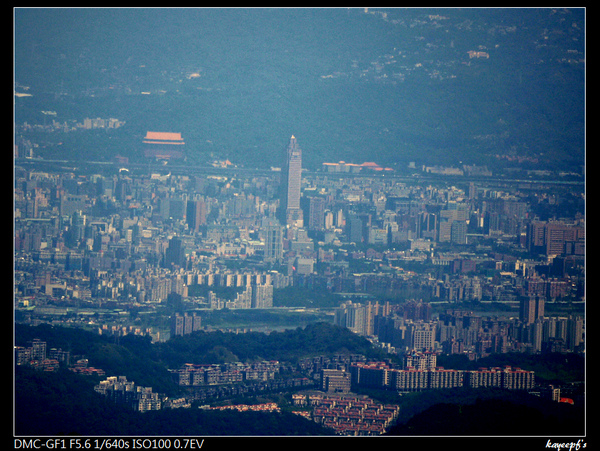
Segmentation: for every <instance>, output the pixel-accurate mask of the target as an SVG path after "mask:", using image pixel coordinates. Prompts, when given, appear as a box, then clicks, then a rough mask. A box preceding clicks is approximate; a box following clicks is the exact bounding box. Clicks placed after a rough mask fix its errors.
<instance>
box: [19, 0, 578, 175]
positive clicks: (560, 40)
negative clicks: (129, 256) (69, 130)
mask: <svg viewBox="0 0 600 451" xmlns="http://www.w3.org/2000/svg"><path fill="white" fill-rule="evenodd" d="M584 32H585V17H584V10H582V9H575V10H553V9H549V8H545V9H490V10H488V9H466V10H463V9H390V10H380V11H373V10H367V11H366V12H365V11H364V10H363V9H341V8H340V9H308V8H307V9H269V8H266V9H227V10H220V9H184V10H179V9H172V10H171V9H167V10H164V9H116V10H115V9H81V10H69V9H58V10H55V9H42V10H37V9H19V10H17V11H16V13H15V81H16V82H17V83H19V84H21V85H26V86H28V87H29V88H30V89H29V91H28V93H30V94H32V97H19V98H16V99H15V100H16V113H17V121H19V120H28V121H30V122H32V121H36V120H37V121H42V120H43V117H42V116H41V113H40V111H42V110H52V111H57V113H58V116H57V119H59V120H67V119H73V118H74V116H79V119H83V117H85V116H89V117H97V116H101V115H108V116H111V117H118V118H119V119H122V120H125V121H126V122H127V125H126V127H127V129H126V131H125V132H126V133H127V134H128V137H127V136H126V137H123V136H119V139H113V140H112V141H111V142H108V141H104V142H102V144H101V147H102V148H103V149H104V151H105V152H107V153H110V152H113V153H116V152H117V150H118V151H119V152H121V153H127V152H131V149H132V145H134V144H135V143H136V142H137V141H141V136H143V134H144V133H145V131H147V130H158V131H174V132H181V133H182V134H183V136H184V139H185V140H186V143H187V145H188V152H189V156H190V159H191V160H192V161H202V160H206V159H209V158H211V156H218V157H228V158H229V159H230V160H232V161H234V162H236V163H241V164H248V165H256V164H261V162H262V164H267V163H268V164H272V163H273V161H274V160H273V157H272V156H273V154H274V153H276V152H281V151H282V149H284V148H285V143H286V140H287V139H289V136H290V135H292V134H294V135H295V136H297V137H298V140H299V142H301V143H302V144H301V145H302V148H303V149H304V164H305V166H306V167H312V168H314V167H319V166H320V163H321V162H322V161H338V160H345V161H353V162H358V163H361V162H362V161H364V159H365V155H368V160H375V161H377V162H379V163H380V164H384V165H391V166H392V167H405V166H406V164H407V163H408V161H417V163H426V164H436V163H441V164H451V163H452V164H458V162H459V161H462V160H465V161H468V162H486V163H488V164H491V163H494V162H496V161H497V160H495V158H494V157H493V155H495V154H511V155H523V156H535V157H537V158H538V159H539V160H540V161H541V163H540V164H546V165H554V166H556V167H565V165H567V166H574V167H577V166H578V165H581V164H583V127H584V75H585V48H584ZM142 93H146V94H142ZM125 132H124V133H125ZM131 137H133V138H131ZM61 138H65V139H62V140H61V142H62V143H63V146H64V147H63V148H62V149H64V150H65V151H67V152H68V151H69V148H75V147H78V148H81V147H82V146H92V147H93V146H94V143H83V144H82V143H81V142H80V141H78V142H71V140H72V136H65V137H63V136H61ZM138 138H139V139H138ZM136 140H137V141H136ZM69 146H70V147H69ZM211 154H212V155H211ZM133 155H134V156H135V155H136V154H135V152H134V153H133Z"/></svg>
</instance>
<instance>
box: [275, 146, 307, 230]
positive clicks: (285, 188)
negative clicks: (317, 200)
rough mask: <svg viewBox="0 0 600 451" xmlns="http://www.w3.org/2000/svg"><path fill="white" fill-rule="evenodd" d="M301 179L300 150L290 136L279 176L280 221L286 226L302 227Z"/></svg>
mask: <svg viewBox="0 0 600 451" xmlns="http://www.w3.org/2000/svg"><path fill="white" fill-rule="evenodd" d="M301 178H302V150H301V149H300V147H299V146H298V143H297V142H296V137H295V136H294V135H292V137H291V138H290V144H289V145H288V148H287V153H286V161H285V165H284V167H283V172H282V174H281V188H282V190H281V205H280V208H281V219H282V220H283V221H284V222H285V224H287V225H295V226H297V227H302V226H303V225H304V220H303V215H302V210H301V209H300V180H301Z"/></svg>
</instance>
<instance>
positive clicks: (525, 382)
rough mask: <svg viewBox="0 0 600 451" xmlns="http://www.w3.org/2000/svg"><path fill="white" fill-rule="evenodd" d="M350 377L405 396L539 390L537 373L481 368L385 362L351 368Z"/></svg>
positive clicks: (353, 381) (365, 385)
mask: <svg viewBox="0 0 600 451" xmlns="http://www.w3.org/2000/svg"><path fill="white" fill-rule="evenodd" d="M350 375H351V379H352V383H353V384H356V386H362V387H375V388H391V389H394V390H397V391H401V392H410V391H421V390H427V389H436V388H456V387H471V388H479V387H496V388H503V389H507V390H531V389H533V388H534V386H535V373H534V372H533V371H525V370H522V369H520V368H511V367H504V368H489V369H488V368H481V369H479V370H476V371H462V370H454V369H444V368H440V367H429V368H426V369H415V368H406V369H397V368H391V367H390V366H389V365H388V364H386V363H383V362H369V363H357V364H353V365H351V366H350Z"/></svg>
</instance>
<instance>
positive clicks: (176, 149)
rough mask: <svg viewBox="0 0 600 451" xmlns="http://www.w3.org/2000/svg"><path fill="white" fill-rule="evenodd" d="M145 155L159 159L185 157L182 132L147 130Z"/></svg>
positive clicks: (144, 141) (144, 142)
mask: <svg viewBox="0 0 600 451" xmlns="http://www.w3.org/2000/svg"><path fill="white" fill-rule="evenodd" d="M142 142H143V144H144V155H145V156H146V157H152V158H158V159H167V160H168V159H170V158H183V148H184V146H185V142H184V141H183V138H182V137H181V133H170V132H146V136H145V137H144V140H143V141H142Z"/></svg>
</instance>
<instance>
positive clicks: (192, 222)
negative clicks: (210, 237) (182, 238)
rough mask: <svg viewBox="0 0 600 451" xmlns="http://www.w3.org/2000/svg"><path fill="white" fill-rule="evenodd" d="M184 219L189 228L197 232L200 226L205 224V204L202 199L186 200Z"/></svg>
mask: <svg viewBox="0 0 600 451" xmlns="http://www.w3.org/2000/svg"><path fill="white" fill-rule="evenodd" d="M186 220H187V223H188V226H189V228H190V229H191V230H193V231H194V232H196V233H198V231H199V230H200V226H201V225H202V224H206V204H205V203H204V201H202V200H188V201H187V209H186Z"/></svg>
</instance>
